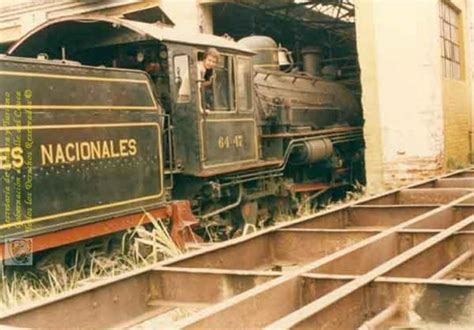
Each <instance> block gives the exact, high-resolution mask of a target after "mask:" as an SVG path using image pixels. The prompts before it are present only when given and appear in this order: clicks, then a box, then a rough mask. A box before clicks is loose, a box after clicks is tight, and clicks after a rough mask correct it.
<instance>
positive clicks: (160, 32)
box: [7, 16, 254, 55]
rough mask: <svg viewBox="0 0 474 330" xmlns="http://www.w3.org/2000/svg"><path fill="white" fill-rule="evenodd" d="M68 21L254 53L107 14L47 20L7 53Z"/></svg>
mask: <svg viewBox="0 0 474 330" xmlns="http://www.w3.org/2000/svg"><path fill="white" fill-rule="evenodd" d="M68 22H84V23H87V24H90V23H93V22H105V23H110V24H114V25H118V26H122V27H125V28H128V29H130V30H132V31H135V32H136V33H139V34H141V35H148V36H150V37H152V38H154V39H157V40H160V41H164V42H174V43H182V44H189V45H198V46H213V47H218V48H225V49H231V50H235V51H239V52H244V53H249V54H253V53H254V52H252V51H251V50H250V49H248V48H245V47H243V46H241V45H239V44H238V43H237V42H235V41H233V40H230V39H227V38H223V37H219V36H215V35H212V34H204V33H192V32H189V31H184V30H181V29H177V28H174V27H170V26H166V25H163V24H150V23H143V22H137V21H131V20H126V19H122V18H116V17H107V16H70V17H61V18H57V19H53V20H48V21H46V22H45V23H43V24H41V25H39V26H38V27H36V28H34V29H33V30H32V31H30V32H28V33H27V34H26V35H24V36H23V37H22V38H20V40H18V41H17V42H16V43H15V44H13V45H12V46H11V47H10V49H9V50H8V51H7V54H9V55H15V51H16V50H17V49H18V48H19V47H21V45H22V44H23V43H25V42H26V41H27V40H29V39H30V38H33V37H34V36H35V34H36V33H38V32H40V31H42V30H45V29H49V28H53V27H54V26H55V25H64V24H67V23H68Z"/></svg>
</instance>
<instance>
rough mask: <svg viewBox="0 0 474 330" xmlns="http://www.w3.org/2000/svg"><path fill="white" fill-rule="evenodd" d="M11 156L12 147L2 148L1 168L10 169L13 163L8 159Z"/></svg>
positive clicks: (0, 149)
mask: <svg viewBox="0 0 474 330" xmlns="http://www.w3.org/2000/svg"><path fill="white" fill-rule="evenodd" d="M9 157H10V148H0V170H9V169H11V168H12V164H10V162H9V161H8V158H9Z"/></svg>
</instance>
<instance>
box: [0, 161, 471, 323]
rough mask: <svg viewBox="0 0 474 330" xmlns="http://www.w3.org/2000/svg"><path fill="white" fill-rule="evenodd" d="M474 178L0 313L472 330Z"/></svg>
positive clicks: (27, 317) (401, 194) (60, 318)
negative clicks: (462, 329) (461, 329)
mask: <svg viewBox="0 0 474 330" xmlns="http://www.w3.org/2000/svg"><path fill="white" fill-rule="evenodd" d="M473 252H474V168H470V169H467V170H462V171H458V172H454V173H450V174H448V175H445V176H442V177H437V178H434V179H431V180H428V181H424V182H422V183H418V184H415V185H411V186H408V187H405V188H402V189H397V190H393V191H390V192H387V193H384V194H382V195H378V196H375V197H371V198H367V199H364V200H361V201H358V202H355V203H352V204H350V205H346V206H341V207H339V208H335V209H332V210H329V211H327V212H324V213H320V214H318V215H317V216H310V217H307V218H303V219H299V220H297V221H294V222H291V223H285V224H281V225H279V226H276V227H272V228H269V229H266V230H263V231H260V232H257V233H254V234H251V235H248V236H245V237H241V238H238V239H235V240H231V241H227V242H224V243H219V244H216V245H215V246H211V247H208V248H204V249H201V250H198V251H195V252H193V253H191V254H188V255H186V256H183V257H179V258H175V259H172V260H168V261H166V262H161V263H158V264H156V265H154V266H153V267H149V268H146V269H142V270H139V271H135V272H133V273H128V274H125V275H122V276H119V277H117V278H114V279H111V280H107V281H103V282H101V283H96V284H93V285H91V286H89V287H86V288H81V289H76V290H74V291H72V292H70V293H67V294H63V295H61V296H58V297H53V298H51V299H49V300H47V301H43V302H39V303H33V304H31V305H28V306H24V307H21V308H18V309H15V310H11V311H10V312H9V313H8V314H3V315H0V325H10V326H21V327H49V328H50V327H55V326H57V327H99V328H102V327H129V326H137V327H140V325H141V326H142V327H143V328H148V327H155V328H156V327H160V326H162V327H175V328H185V329H193V328H250V327H256V328H278V329H282V328H314V329H386V328H388V329H390V328H393V329H395V328H399V327H411V328H424V327H425V328H426V327H430V328H435V329H436V328H439V329H447V328H449V327H453V328H456V329H459V328H466V329H468V328H471V329H472V327H473V326H474V258H473Z"/></svg>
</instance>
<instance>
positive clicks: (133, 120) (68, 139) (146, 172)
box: [0, 61, 163, 238]
mask: <svg viewBox="0 0 474 330" xmlns="http://www.w3.org/2000/svg"><path fill="white" fill-rule="evenodd" d="M18 65H19V64H18V63H10V62H8V61H0V98H1V100H0V121H1V122H2V125H1V127H0V178H1V184H0V201H1V205H2V206H3V207H2V208H0V234H1V235H0V236H2V238H3V237H5V238H8V237H18V236H30V235H35V234H38V233H41V232H46V231H49V230H57V229H61V228H65V227H70V226H74V225H77V224H81V223H86V222H93V221H97V220H101V219H106V218H111V217H113V216H117V215H124V214H128V213H131V212H137V211H139V210H141V209H142V208H143V207H147V206H152V205H156V204H158V203H160V202H161V201H162V199H163V197H162V195H163V174H162V173H163V169H162V166H163V162H162V150H161V149H162V148H161V142H162V136H161V134H162V133H161V126H160V125H161V124H160V123H161V121H160V119H161V117H160V113H159V109H158V107H157V105H156V101H155V99H154V96H153V94H152V90H151V88H150V84H149V82H148V80H147V77H146V76H145V75H144V74H140V73H133V72H126V71H124V72H123V79H120V74H121V72H119V71H108V70H96V69H88V68H81V69H80V70H79V69H77V68H75V69H73V70H72V69H71V68H69V67H65V68H64V71H65V74H63V75H61V74H59V73H58V70H60V67H59V69H58V66H52V65H49V66H47V65H40V64H38V65H36V64H29V65H27V64H22V66H23V69H24V72H23V73H22V72H20V71H14V70H13V69H18ZM40 69H43V70H44V72H39V71H40ZM71 71H74V72H73V73H74V74H71Z"/></svg>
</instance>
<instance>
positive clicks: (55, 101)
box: [0, 17, 364, 259]
mask: <svg viewBox="0 0 474 330" xmlns="http://www.w3.org/2000/svg"><path fill="white" fill-rule="evenodd" d="M70 31H75V33H74V34H71V33H70ZM208 47H215V48H217V49H218V50H219V52H220V54H221V55H220V58H219V63H218V65H217V67H216V69H215V75H216V79H215V81H214V83H213V86H212V93H213V98H212V104H208V102H205V100H204V96H203V93H202V88H201V85H200V84H201V81H200V80H199V79H198V72H197V63H198V61H199V60H201V59H202V56H203V53H204V51H205V50H206V48H208ZM280 51H281V49H279V47H277V46H276V44H275V43H274V42H273V41H272V40H271V39H269V38H265V37H249V38H244V39H242V40H241V41H239V42H235V41H233V40H229V39H225V38H221V37H217V36H212V35H189V34H183V33H182V32H180V31H177V30H176V29H174V28H173V27H167V26H164V25H157V24H148V23H143V22H136V21H131V20H125V19H120V18H111V17H66V18H59V19H56V20H51V21H48V22H46V23H44V24H42V25H40V26H39V27H37V28H36V29H34V30H33V31H31V32H30V33H28V34H26V35H25V36H24V37H23V38H22V39H20V40H19V41H18V42H17V43H16V44H15V45H13V46H12V47H11V48H10V49H9V51H8V53H7V55H6V56H3V57H0V76H1V77H0V90H1V95H2V97H3V98H4V100H3V102H2V105H1V107H0V120H2V127H1V128H0V177H1V186H0V200H1V201H2V202H1V205H2V206H3V207H2V210H1V212H0V233H1V235H0V236H1V239H2V241H1V243H0V244H1V245H0V250H2V251H3V253H0V255H1V257H0V258H4V259H7V258H8V253H7V252H8V251H7V250H8V248H9V244H10V243H11V242H12V241H15V240H19V239H20V240H25V239H30V238H32V247H31V250H32V251H35V252H36V251H46V250H48V249H51V248H54V247H57V246H64V245H67V244H71V243H75V245H74V246H75V249H77V248H78V246H80V247H81V249H87V248H88V246H94V244H91V242H105V243H101V244H103V245H104V248H107V246H108V244H110V240H109V239H108V238H107V239H103V238H106V237H112V236H113V235H112V236H110V235H111V234H114V233H120V232H122V231H123V230H125V229H127V228H130V227H133V226H136V225H137V224H138V223H143V222H146V221H147V220H146V219H144V218H143V216H142V215H143V211H148V212H150V213H152V214H153V215H154V216H157V217H161V218H169V219H171V227H172V228H171V232H172V236H173V238H174V239H175V240H176V241H177V242H178V244H183V243H184V241H185V240H186V239H187V238H189V236H194V235H195V233H196V232H197V233H198V234H201V235H204V236H205V232H206V231H204V230H203V228H205V227H206V226H211V225H215V226H221V227H222V228H230V229H229V230H230V232H226V235H229V236H230V235H232V233H234V232H235V231H236V229H238V228H242V227H243V226H244V225H246V224H247V225H248V224H251V225H258V224H261V223H262V222H265V221H268V220H270V219H272V218H273V217H274V216H275V215H276V214H277V213H279V212H289V213H294V212H295V210H296V209H297V205H298V204H299V203H300V202H301V201H306V202H307V201H311V200H313V199H315V198H317V197H318V196H320V195H321V194H322V193H324V192H326V191H328V190H330V189H333V188H336V187H348V186H350V185H352V184H354V183H355V182H356V181H359V182H363V181H364V165H363V162H364V154H363V151H364V142H363V135H362V114H361V108H360V106H359V103H358V101H357V100H356V99H355V98H354V96H353V95H352V94H351V93H350V92H349V91H348V90H347V89H346V88H345V87H343V85H342V84H340V83H338V82H337V81H332V80H330V79H324V78H322V77H319V76H314V75H311V74H308V73H305V72H299V71H296V72H284V71H281V70H280V65H279V62H278V56H279V55H281V54H279V52H280ZM287 71H288V70H287ZM2 251H0V252H2ZM68 251H69V250H68ZM65 253H68V252H67V251H66V252H65ZM5 256H6V257H5Z"/></svg>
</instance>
